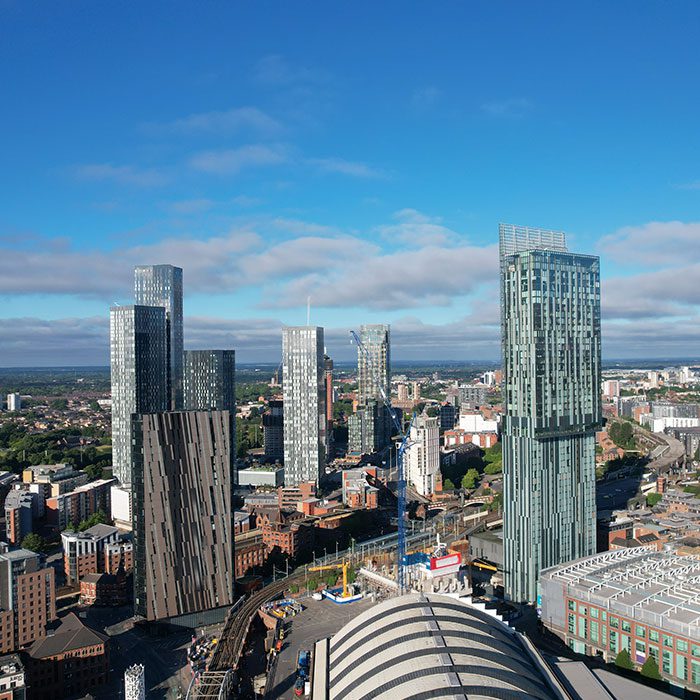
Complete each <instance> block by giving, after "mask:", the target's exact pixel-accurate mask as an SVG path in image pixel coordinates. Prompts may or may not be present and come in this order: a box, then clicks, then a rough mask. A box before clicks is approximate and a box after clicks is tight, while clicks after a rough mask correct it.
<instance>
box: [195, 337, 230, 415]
mask: <svg viewBox="0 0 700 700" xmlns="http://www.w3.org/2000/svg"><path fill="white" fill-rule="evenodd" d="M184 408H185V410H187V411H208V410H209V409H212V410H216V411H229V412H230V413H231V414H233V415H235V413H236V352H235V350H186V351H185V361H184Z"/></svg>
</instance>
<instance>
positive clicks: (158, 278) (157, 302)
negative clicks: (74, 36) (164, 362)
mask: <svg viewBox="0 0 700 700" xmlns="http://www.w3.org/2000/svg"><path fill="white" fill-rule="evenodd" d="M134 297H135V299H134V300H135V302H136V303H137V304H142V305H144V306H162V307H163V308H164V309H165V318H166V322H167V324H168V386H167V391H168V396H169V404H168V406H169V408H170V409H171V410H178V409H180V408H182V353H183V333H182V268H180V267H174V266H173V265H139V266H138V267H136V268H135V269H134Z"/></svg>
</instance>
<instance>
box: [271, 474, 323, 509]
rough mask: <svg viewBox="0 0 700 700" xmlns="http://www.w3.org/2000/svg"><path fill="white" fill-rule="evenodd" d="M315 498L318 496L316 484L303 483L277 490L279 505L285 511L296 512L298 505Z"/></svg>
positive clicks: (310, 482) (311, 482)
mask: <svg viewBox="0 0 700 700" xmlns="http://www.w3.org/2000/svg"><path fill="white" fill-rule="evenodd" d="M314 496H316V483H315V482H313V481H302V482H301V483H300V484H297V485H296V486H288V487H286V488H279V489H277V498H278V501H277V505H278V506H279V507H280V508H283V509H288V510H296V507H297V503H299V502H300V501H304V500H306V499H307V498H313V497H314Z"/></svg>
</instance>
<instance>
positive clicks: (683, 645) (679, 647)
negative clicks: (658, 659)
mask: <svg viewBox="0 0 700 700" xmlns="http://www.w3.org/2000/svg"><path fill="white" fill-rule="evenodd" d="M676 651H684V652H687V651H688V642H686V641H685V639H676Z"/></svg>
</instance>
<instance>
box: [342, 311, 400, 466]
mask: <svg viewBox="0 0 700 700" xmlns="http://www.w3.org/2000/svg"><path fill="white" fill-rule="evenodd" d="M390 338H391V335H390V330H389V326H388V325H386V324H371V325H364V326H360V341H361V342H362V345H363V346H364V350H363V349H362V348H360V347H358V348H357V410H356V411H355V413H354V414H353V415H352V416H350V418H349V420H348V430H349V435H348V449H349V451H350V452H355V453H358V454H369V453H372V452H378V451H380V450H382V449H384V448H385V447H386V446H387V445H388V444H389V441H390V438H391V416H390V415H389V411H388V409H387V408H386V406H385V404H384V399H385V398H389V396H390V395H391V340H390Z"/></svg>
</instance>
